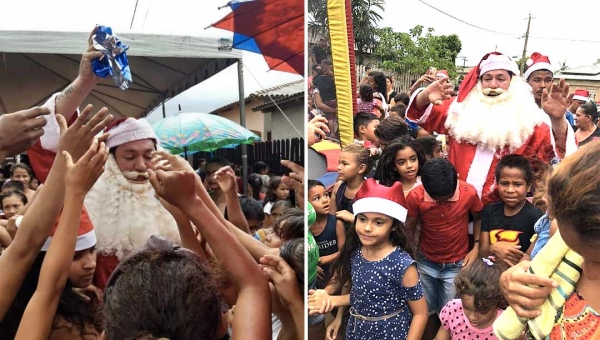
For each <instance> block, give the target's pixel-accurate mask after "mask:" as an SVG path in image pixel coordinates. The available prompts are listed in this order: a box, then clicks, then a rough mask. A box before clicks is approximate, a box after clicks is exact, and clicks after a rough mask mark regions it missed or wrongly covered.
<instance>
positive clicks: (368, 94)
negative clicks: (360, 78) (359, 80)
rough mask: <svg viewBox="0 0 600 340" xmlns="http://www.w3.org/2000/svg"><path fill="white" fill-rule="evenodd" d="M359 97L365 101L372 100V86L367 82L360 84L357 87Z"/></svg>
mask: <svg viewBox="0 0 600 340" xmlns="http://www.w3.org/2000/svg"><path fill="white" fill-rule="evenodd" d="M359 94H360V99H361V100H362V101H365V102H372V101H373V88H372V87H371V85H369V84H362V85H360V87H359Z"/></svg>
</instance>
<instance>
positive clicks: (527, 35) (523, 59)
mask: <svg viewBox="0 0 600 340" xmlns="http://www.w3.org/2000/svg"><path fill="white" fill-rule="evenodd" d="M530 26H531V13H529V19H527V32H525V45H524V46H523V58H522V59H521V61H522V63H521V77H522V76H523V73H525V58H526V57H527V41H528V40H529V27H530Z"/></svg>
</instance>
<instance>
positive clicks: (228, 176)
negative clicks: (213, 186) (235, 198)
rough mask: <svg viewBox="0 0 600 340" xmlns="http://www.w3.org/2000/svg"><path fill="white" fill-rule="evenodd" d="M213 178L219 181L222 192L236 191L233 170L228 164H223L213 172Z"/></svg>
mask: <svg viewBox="0 0 600 340" xmlns="http://www.w3.org/2000/svg"><path fill="white" fill-rule="evenodd" d="M215 179H216V180H217V182H218V183H219V186H220V187H221V190H223V192H231V191H235V192H237V184H236V182H235V172H233V169H232V168H231V167H230V166H224V167H222V168H221V169H219V170H217V172H215Z"/></svg>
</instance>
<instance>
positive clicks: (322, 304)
mask: <svg viewBox="0 0 600 340" xmlns="http://www.w3.org/2000/svg"><path fill="white" fill-rule="evenodd" d="M335 307H336V306H335V305H334V304H333V303H332V302H331V296H329V294H328V293H327V291H326V290H325V289H317V290H314V289H311V290H309V291H308V315H317V314H327V313H329V312H331V311H332V310H333V308H335Z"/></svg>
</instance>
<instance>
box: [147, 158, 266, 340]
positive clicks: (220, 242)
mask: <svg viewBox="0 0 600 340" xmlns="http://www.w3.org/2000/svg"><path fill="white" fill-rule="evenodd" d="M196 177H198V176H197V175H196V174H195V172H193V171H171V172H164V171H162V170H158V171H157V172H156V173H154V172H153V171H150V182H151V183H152V186H153V187H154V189H155V190H156V193H157V194H158V195H159V196H161V197H162V198H164V199H165V200H166V201H167V202H169V203H171V204H173V205H175V206H176V207H178V208H179V209H181V210H182V212H183V213H184V214H186V215H187V216H188V217H189V218H190V220H191V221H192V222H193V223H194V225H196V227H197V228H198V229H199V230H200V233H201V234H202V237H203V238H205V239H206V241H207V243H208V244H209V245H210V247H211V249H212V251H213V252H214V254H215V256H216V257H217V259H219V260H220V261H221V266H222V267H223V268H224V270H225V273H226V276H227V278H228V279H229V280H230V282H231V283H232V284H233V285H234V287H235V288H236V290H237V291H238V300H237V304H236V308H235V318H234V321H233V338H234V339H265V340H266V339H270V338H271V293H270V290H269V284H268V281H267V279H266V278H265V276H264V275H263V273H262V272H261V271H260V269H259V267H258V266H257V264H256V262H255V261H254V260H253V259H252V257H250V254H248V252H247V251H246V250H245V249H244V247H243V246H242V245H241V244H240V243H239V242H238V240H237V239H236V238H235V237H234V235H232V234H231V233H230V232H229V231H228V230H227V228H226V226H225V225H224V224H223V223H222V222H220V221H219V219H218V218H217V217H216V216H215V215H214V214H213V213H212V212H211V211H210V209H209V208H208V207H207V206H206V204H205V203H204V201H203V200H202V199H201V198H199V197H198V196H197V194H196V190H195V186H194V184H195V181H196Z"/></svg>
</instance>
